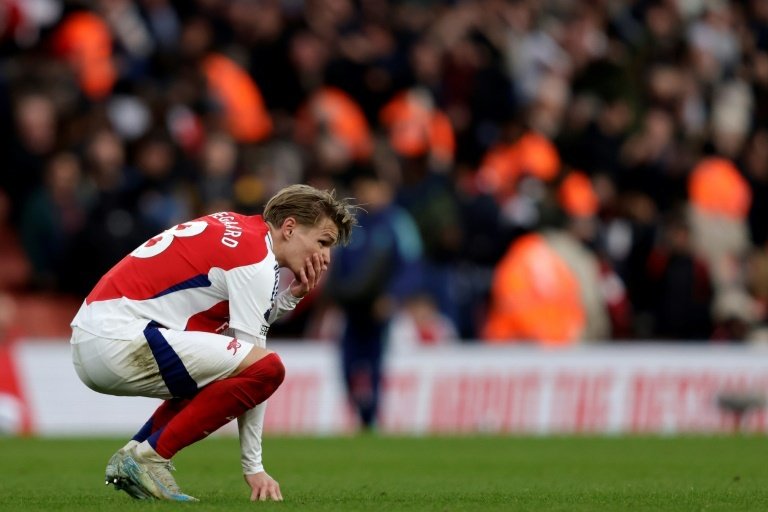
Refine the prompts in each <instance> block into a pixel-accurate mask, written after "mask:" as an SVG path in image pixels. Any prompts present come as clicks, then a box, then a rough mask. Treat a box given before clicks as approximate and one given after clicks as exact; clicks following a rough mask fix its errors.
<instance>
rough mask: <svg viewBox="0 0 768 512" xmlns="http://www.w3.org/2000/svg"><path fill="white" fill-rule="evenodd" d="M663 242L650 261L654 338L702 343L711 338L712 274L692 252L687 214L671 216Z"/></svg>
mask: <svg viewBox="0 0 768 512" xmlns="http://www.w3.org/2000/svg"><path fill="white" fill-rule="evenodd" d="M662 237H663V238H662V239H661V242H660V243H659V244H658V246H657V247H656V248H655V249H654V250H653V252H652V253H651V255H650V257H649V259H648V274H647V276H648V277H647V278H648V281H649V284H650V286H651V296H653V297H654V298H655V301H654V303H655V307H654V319H655V325H654V327H653V335H652V337H653V338H655V339H665V340H689V341H701V340H706V339H709V337H710V336H711V335H712V326H713V323H712V318H711V317H710V308H711V307H712V300H713V297H714V293H713V285H712V281H711V278H710V270H709V266H708V265H707V263H706V261H704V260H703V259H701V258H700V257H698V256H697V255H696V253H695V251H694V248H693V241H692V239H691V238H692V235H691V227H690V223H689V220H688V219H687V217H686V214H685V212H684V211H676V212H674V213H671V214H668V215H667V217H666V218H665V222H664V225H663V228H662Z"/></svg>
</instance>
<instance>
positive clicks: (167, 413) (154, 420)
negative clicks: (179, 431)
mask: <svg viewBox="0 0 768 512" xmlns="http://www.w3.org/2000/svg"><path fill="white" fill-rule="evenodd" d="M188 403H189V399H188V398H172V399H170V400H166V401H165V402H163V403H162V404H160V407H158V408H157V410H155V412H154V413H153V414H152V416H151V417H150V418H149V419H148V420H147V422H146V423H145V424H144V426H143V427H141V429H140V430H139V431H138V432H136V435H135V436H133V438H132V440H133V441H138V442H139V443H140V442H142V441H146V440H147V439H148V438H149V436H151V435H152V434H154V433H155V432H157V431H158V430H160V429H161V428H163V427H164V426H166V425H167V424H168V422H169V421H171V420H172V419H173V417H174V416H176V415H177V414H178V413H179V412H181V410H182V409H184V407H186V406H187V404H188Z"/></svg>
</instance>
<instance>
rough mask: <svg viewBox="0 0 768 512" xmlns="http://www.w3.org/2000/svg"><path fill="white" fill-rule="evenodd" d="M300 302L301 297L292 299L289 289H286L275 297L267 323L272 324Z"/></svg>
mask: <svg viewBox="0 0 768 512" xmlns="http://www.w3.org/2000/svg"><path fill="white" fill-rule="evenodd" d="M299 302H301V297H294V296H293V294H292V293H291V290H290V288H286V289H285V290H283V291H282V292H280V293H278V294H277V297H275V305H274V306H272V311H271V312H270V314H269V323H270V324H272V323H273V322H275V321H276V320H277V319H279V318H280V317H281V316H283V315H284V314H285V313H287V312H288V311H292V310H293V309H295V308H296V306H297V305H298V304H299Z"/></svg>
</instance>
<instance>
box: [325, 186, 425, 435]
mask: <svg viewBox="0 0 768 512" xmlns="http://www.w3.org/2000/svg"><path fill="white" fill-rule="evenodd" d="M352 192H353V195H354V196H355V197H356V198H357V199H358V200H359V202H360V205H361V207H362V208H363V209H364V211H361V212H360V213H359V214H358V223H359V227H358V229H357V230H356V231H355V233H354V235H353V236H352V239H351V240H350V243H349V245H348V246H345V247H339V249H338V251H337V253H336V254H335V256H334V264H333V266H332V267H331V269H330V275H329V277H328V282H327V283H326V286H325V289H326V290H327V293H328V295H329V296H330V298H331V299H333V301H334V302H335V303H336V304H337V305H338V306H339V307H340V308H341V310H342V311H343V312H344V316H345V326H344V330H343V333H342V335H341V356H342V366H343V373H344V384H345V386H346V389H347V393H348V397H349V399H350V402H351V404H352V405H353V407H354V408H355V409H356V412H357V414H358V416H359V419H360V424H361V426H362V427H363V428H365V429H370V428H373V427H374V426H375V424H376V413H377V409H378V404H379V394H380V384H381V378H382V356H383V353H384V348H385V347H384V342H385V338H386V333H387V328H388V324H389V322H390V320H391V318H392V316H393V314H394V313H395V311H396V308H397V304H398V302H399V301H400V300H402V299H403V298H404V297H406V296H408V295H410V294H411V293H413V292H414V291H416V290H417V289H418V286H419V274H420V273H419V263H420V260H421V239H420V237H419V233H418V231H417V229H416V226H415V225H414V223H413V220H412V219H411V217H410V215H409V214H408V213H407V212H406V211H405V210H403V209H402V208H400V207H398V206H397V205H395V204H394V203H393V190H392V187H391V185H390V184H389V183H387V182H385V181H383V180H381V179H379V178H378V177H377V176H375V175H373V174H372V173H371V172H369V171H362V173H361V174H358V175H357V176H356V177H355V178H354V180H353V181H352Z"/></svg>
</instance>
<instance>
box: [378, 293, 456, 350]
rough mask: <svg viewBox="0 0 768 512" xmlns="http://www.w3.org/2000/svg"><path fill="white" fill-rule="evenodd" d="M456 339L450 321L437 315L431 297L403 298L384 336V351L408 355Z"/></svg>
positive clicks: (438, 312)
mask: <svg viewBox="0 0 768 512" xmlns="http://www.w3.org/2000/svg"><path fill="white" fill-rule="evenodd" d="M458 338H459V333H458V331H457V329H456V326H455V325H454V324H453V322H451V319H450V318H448V317H447V316H445V315H444V314H442V313H440V310H439V309H437V305H436V304H435V301H434V300H433V299H432V297H431V296H430V295H428V294H426V293H416V294H414V295H411V296H409V297H406V298H405V300H404V301H403V304H402V306H401V307H400V309H399V310H398V311H397V313H395V314H394V316H393V317H392V322H391V323H390V326H389V333H388V336H387V343H386V346H387V349H388V350H395V351H405V352H407V351H409V350H413V349H418V348H429V347H437V346H444V345H448V344H451V343H455V342H456V341H457V340H458Z"/></svg>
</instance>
